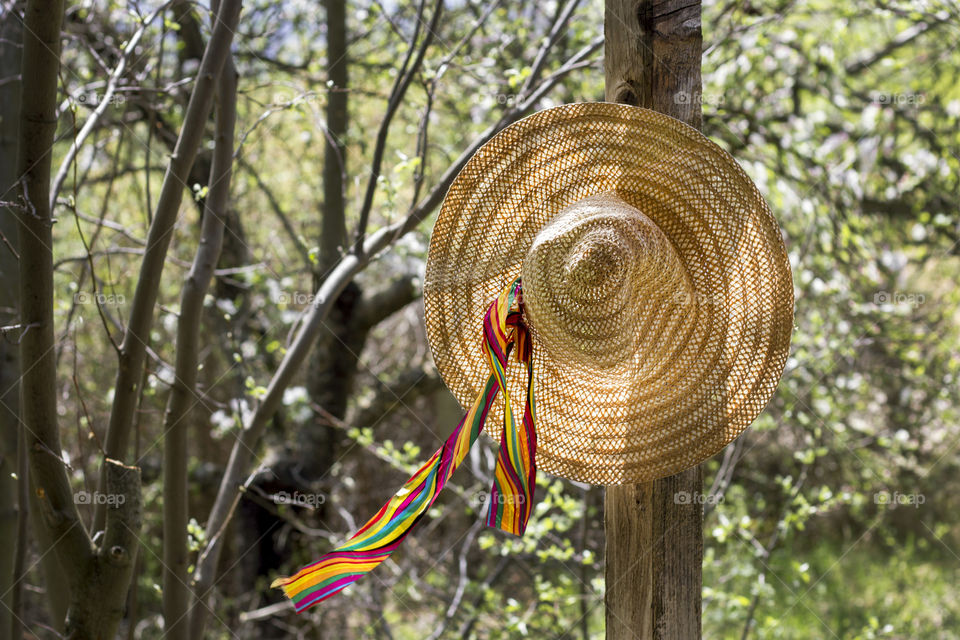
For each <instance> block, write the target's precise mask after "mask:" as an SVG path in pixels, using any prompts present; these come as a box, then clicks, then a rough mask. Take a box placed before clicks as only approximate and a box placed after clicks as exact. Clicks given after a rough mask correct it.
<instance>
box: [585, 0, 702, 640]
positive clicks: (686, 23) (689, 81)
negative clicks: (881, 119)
mask: <svg viewBox="0 0 960 640" xmlns="http://www.w3.org/2000/svg"><path fill="white" fill-rule="evenodd" d="M604 37H605V60H604V68H605V74H606V78H605V80H606V99H607V100H608V101H611V102H622V103H626V104H632V105H636V106H641V107H646V108H649V109H654V110H656V111H660V112H662V113H666V114H667V115H670V116H673V117H674V118H678V119H680V120H683V121H684V122H686V123H687V124H689V125H691V126H693V127H696V128H697V129H699V128H700V126H701V77H700V56H701V50H702V48H701V47H702V35H701V30H700V2H690V1H689V0H680V1H676V0H668V1H666V2H651V1H648V0H607V1H606V11H605V16H604ZM702 488H703V473H702V470H701V468H700V467H695V468H693V469H688V470H687V471H684V472H682V473H679V474H677V475H675V476H671V477H669V478H664V479H661V480H656V481H654V482H649V483H644V484H638V485H622V486H611V487H607V491H606V499H605V507H604V527H605V530H606V576H605V577H606V637H607V639H608V640H627V639H629V640H635V639H641V640H649V639H656V640H691V639H693V638H699V637H700V636H701V625H700V611H701V602H700V601H701V589H702V563H703V506H702V504H701V503H700V501H699V500H698V499H697V498H698V496H700V495H701V492H702Z"/></svg>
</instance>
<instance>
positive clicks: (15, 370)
mask: <svg viewBox="0 0 960 640" xmlns="http://www.w3.org/2000/svg"><path fill="white" fill-rule="evenodd" d="M20 9H21V7H20V6H18V5H14V6H11V7H9V8H5V9H2V10H0V42H2V43H3V45H2V46H0V78H17V77H19V75H20V39H21V35H22V33H23V28H22V26H21V25H22V23H21V22H20V18H19V17H18V16H17V12H18V11H19V10H20ZM19 113H20V82H18V81H16V80H11V81H9V82H6V83H4V84H0V194H9V193H13V191H14V188H15V185H16V181H17V117H18V114H19ZM7 199H9V197H8V196H7V195H3V196H0V200H7ZM16 243H17V219H16V217H15V215H14V212H13V210H11V209H9V208H7V207H3V208H2V209H0V280H2V281H3V282H17V279H18V278H19V273H20V268H19V262H18V259H17V256H16V254H15V253H14V251H16V248H15V245H16ZM17 293H18V292H17V288H16V287H11V286H3V287H0V327H11V326H13V325H15V324H17V322H18V321H19V319H20V318H19V315H20V303H19V302H18V297H19V296H18V295H17ZM18 335H19V331H17V330H15V329H10V330H8V331H7V332H4V334H3V335H0V540H9V541H11V542H12V541H14V540H16V541H17V543H18V544H22V543H23V542H25V541H23V540H20V539H19V536H18V535H17V527H18V523H19V514H20V509H19V496H18V483H17V476H16V474H17V467H18V454H17V451H18V434H19V432H20V422H19V420H20V398H19V394H20V385H19V383H18V382H17V379H18V378H19V377H20V360H19V357H18V353H17V342H16V338H17V336H18ZM24 506H26V505H24ZM15 554H16V546H15V545H13V544H7V545H4V548H3V549H0V594H3V597H2V599H0V636H2V635H4V634H5V633H7V632H8V631H10V630H11V629H13V632H12V633H11V635H10V637H11V638H16V637H18V632H17V629H18V628H17V627H11V623H12V622H13V621H14V618H13V616H11V615H10V614H11V612H13V611H14V610H15V608H14V601H15V600H17V598H18V596H19V593H20V586H19V585H17V584H15V582H14V580H15V578H14V573H15V567H14V565H15V557H16V555H15Z"/></svg>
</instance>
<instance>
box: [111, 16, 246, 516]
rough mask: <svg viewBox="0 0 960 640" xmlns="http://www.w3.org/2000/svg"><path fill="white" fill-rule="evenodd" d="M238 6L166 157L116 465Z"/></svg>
mask: <svg viewBox="0 0 960 640" xmlns="http://www.w3.org/2000/svg"><path fill="white" fill-rule="evenodd" d="M240 5H241V0H224V1H223V3H222V5H221V7H220V10H219V12H218V13H217V17H216V22H215V26H214V28H213V33H212V35H211V36H210V41H209V42H208V44H207V50H206V52H205V53H204V56H203V61H202V62H201V63H200V69H199V71H198V73H197V82H196V85H195V86H194V88H193V93H192V95H191V96H190V102H189V104H188V105H187V111H186V115H185V116H184V120H183V128H182V129H181V130H180V137H179V138H178V140H177V146H176V148H174V150H173V154H172V155H171V157H170V163H169V165H168V167H167V173H166V175H165V177H164V180H163V186H162V187H161V190H160V197H159V200H158V201H157V208H156V213H155V215H154V217H153V222H152V223H151V225H150V232H149V234H148V235H147V249H146V255H144V258H143V261H142V263H141V265H140V274H139V277H138V279H137V286H136V290H135V292H134V295H133V302H132V305H131V310H130V320H129V322H128V323H127V330H126V332H125V334H124V338H123V342H122V343H121V356H120V363H119V367H118V369H117V379H116V384H115V386H114V389H116V391H115V394H114V399H113V408H112V410H111V412H110V423H109V427H108V429H107V438H106V451H107V455H109V456H110V457H112V458H115V459H120V460H122V459H123V458H124V456H125V455H126V452H127V447H128V443H129V440H130V432H131V430H132V428H133V417H134V413H135V412H136V408H137V404H138V400H139V397H140V382H141V380H142V377H143V364H144V357H145V352H146V347H147V343H148V342H149V340H150V329H151V327H152V326H153V319H154V307H155V306H156V302H157V295H158V290H159V288H160V280H161V276H162V274H163V266H164V263H165V262H166V255H167V249H168V247H169V246H170V238H171V236H172V234H173V227H174V224H175V223H176V221H177V214H178V213H179V209H180V203H181V201H182V200H183V190H184V187H185V186H186V181H187V180H188V176H189V174H190V169H191V167H192V166H193V161H194V158H195V157H196V154H197V149H198V147H199V146H200V141H201V139H202V137H203V130H204V125H205V124H206V121H207V116H208V115H209V114H210V108H211V106H212V104H213V92H214V83H215V81H216V78H217V76H218V75H219V74H220V70H221V69H222V68H223V64H224V61H225V60H226V58H227V54H228V53H229V51H230V43H231V42H232V40H233V33H234V31H235V30H236V28H237V22H238V20H239V17H240ZM103 521H104V508H103V506H102V505H98V508H97V510H96V512H95V517H94V529H95V530H96V529H99V528H101V527H102V526H103Z"/></svg>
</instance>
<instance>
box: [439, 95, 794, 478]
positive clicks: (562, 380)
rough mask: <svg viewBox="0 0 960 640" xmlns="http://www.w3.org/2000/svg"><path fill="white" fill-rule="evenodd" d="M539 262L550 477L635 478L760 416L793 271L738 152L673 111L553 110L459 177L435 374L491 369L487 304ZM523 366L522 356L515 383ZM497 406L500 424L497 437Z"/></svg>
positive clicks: (513, 370) (537, 313) (470, 396)
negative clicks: (486, 348)
mask: <svg viewBox="0 0 960 640" xmlns="http://www.w3.org/2000/svg"><path fill="white" fill-rule="evenodd" d="M521 275H522V278H523V280H522V282H523V304H524V316H525V320H526V322H527V323H528V324H529V326H530V328H531V331H532V333H533V361H534V368H535V380H536V424H537V465H538V467H539V468H540V469H542V470H543V471H546V472H548V473H552V474H554V475H557V476H561V477H565V478H569V479H572V480H578V481H582V482H591V483H595V484H619V483H625V482H643V481H648V480H652V479H655V478H660V477H664V476H668V475H671V474H674V473H677V472H679V471H681V470H683V469H686V468H688V467H691V466H693V465H696V464H698V463H700V462H702V461H703V460H705V459H707V458H709V457H710V456H712V455H713V454H715V453H716V452H717V451H719V450H720V449H722V448H723V447H724V446H726V445H727V444H729V443H730V442H731V441H732V440H733V439H734V438H736V437H737V436H738V435H739V434H740V433H741V432H742V431H743V430H744V429H745V428H746V427H747V426H749V425H750V423H751V422H753V420H754V419H755V418H756V417H757V415H758V414H759V413H760V411H761V410H762V409H763V407H764V406H765V405H766V403H767V401H768V400H769V399H770V397H771V396H772V395H773V392H774V390H775V389H776V386H777V383H778V381H779V379H780V376H781V374H782V372H783V367H784V364H785V362H786V358H787V354H788V352H789V348H790V335H791V331H792V328H793V284H792V279H791V274H790V265H789V262H788V259H787V254H786V250H785V248H784V245H783V239H782V238H781V234H780V229H779V227H778V225H777V223H776V221H775V220H774V218H773V216H772V215H771V213H770V210H769V208H768V207H767V205H766V203H765V202H764V200H763V197H762V196H761V195H760V193H759V192H758V191H757V189H756V187H755V186H754V185H753V183H752V182H751V180H750V179H749V178H748V177H747V175H746V174H745V173H744V172H743V170H742V169H741V168H740V166H739V165H738V164H737V163H736V161H734V159H733V158H732V157H731V156H730V155H729V154H727V153H726V152H725V151H723V150H722V149H720V147H718V146H717V145H715V144H714V143H713V142H711V141H709V140H708V139H707V138H705V137H704V136H703V135H702V134H700V133H699V132H698V131H696V130H695V129H693V128H691V127H689V126H687V125H685V124H683V123H682V122H680V121H678V120H675V119H673V118H670V117H668V116H665V115H662V114H659V113H656V112H654V111H650V110H647V109H640V108H636V107H629V106H625V105H617V104H611V103H583V104H570V105H563V106H560V107H555V108H552V109H547V110H545V111H541V112H538V113H535V114H533V115H531V116H529V117H527V118H524V119H523V120H521V121H519V122H517V123H515V124H513V125H511V126H509V127H507V128H506V129H504V130H503V131H502V132H500V133H499V134H498V135H497V136H495V137H494V138H493V139H491V140H490V141H489V142H488V143H487V144H485V145H484V146H483V147H482V148H481V149H480V150H479V151H477V153H476V155H474V157H473V158H472V159H471V160H470V161H469V162H468V163H467V165H466V166H465V167H464V169H463V171H462V172H461V173H460V175H459V176H458V177H457V178H456V180H455V181H454V183H453V185H452V186H451V187H450V190H449V192H448V193H447V196H446V199H445V200H444V203H443V206H442V208H441V210H440V214H439V216H438V218H437V222H436V226H435V227H434V230H433V235H432V238H431V241H430V251H429V256H428V259H427V268H426V277H425V280H424V306H425V309H426V324H427V336H428V338H429V341H430V346H431V349H432V351H433V356H434V360H435V362H436V366H437V369H438V370H439V372H440V374H441V376H442V377H443V380H444V382H445V383H446V384H447V386H448V387H449V388H450V390H451V391H452V392H453V393H454V395H455V396H456V397H457V399H458V400H459V401H460V403H461V404H462V405H464V406H469V405H470V404H471V403H472V402H473V400H474V398H476V396H477V395H478V394H479V393H480V392H481V391H482V387H483V384H484V382H485V381H486V380H487V377H488V375H489V371H488V365H487V363H486V360H485V358H484V355H483V352H482V336H481V325H482V319H483V314H484V311H485V310H486V308H487V306H488V305H489V304H490V301H491V300H493V299H494V298H495V297H496V296H497V295H498V294H499V292H500V291H501V290H502V289H503V287H505V286H506V285H507V284H508V283H510V282H512V281H513V280H514V279H515V278H516V277H517V276H521ZM524 369H525V368H524V367H522V366H512V367H510V369H509V370H508V373H509V374H510V376H511V377H510V379H509V381H508V389H509V390H510V392H511V394H512V397H516V398H522V397H524V384H525V371H524ZM497 405H498V406H497V408H496V409H495V411H493V412H491V415H490V419H489V420H488V422H487V425H488V427H487V428H488V433H489V435H491V436H493V437H494V438H496V439H498V440H499V435H500V431H501V430H502V424H503V421H502V407H501V406H499V405H500V403H497ZM497 412H499V413H497Z"/></svg>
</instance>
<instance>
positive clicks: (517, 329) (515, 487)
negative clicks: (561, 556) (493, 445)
mask: <svg viewBox="0 0 960 640" xmlns="http://www.w3.org/2000/svg"><path fill="white" fill-rule="evenodd" d="M483 346H484V352H485V354H486V358H487V363H488V364H489V366H490V377H489V378H488V379H487V383H486V385H485V387H484V389H483V391H482V392H481V393H480V395H479V396H478V397H477V399H476V400H475V401H474V403H473V406H472V407H471V408H470V410H469V411H468V412H467V415H465V416H464V417H463V419H461V420H460V423H459V424H458V425H457V428H456V429H455V430H454V432H453V433H452V434H450V437H448V438H447V440H446V442H444V444H443V446H442V447H441V448H440V449H438V450H437V452H436V453H434V454H433V456H431V457H430V459H429V460H427V462H425V463H424V464H423V466H421V467H420V468H419V469H418V470H417V472H416V473H414V474H413V475H412V476H411V477H410V479H409V480H407V482H406V483H405V484H404V485H403V487H401V488H400V490H399V491H398V492H397V493H396V494H395V495H394V496H393V497H392V498H391V499H390V501H389V502H387V504H385V505H383V507H381V508H380V511H378V512H377V514H376V515H374V516H373V517H372V518H370V520H369V521H368V522H367V523H366V524H365V525H363V527H362V528H361V529H360V530H359V531H357V532H356V533H355V534H353V536H352V537H351V538H350V539H349V540H347V541H346V542H345V543H344V544H342V545H341V546H339V547H337V548H336V549H334V550H333V551H331V552H330V553H328V554H326V555H325V556H323V557H322V558H320V560H318V561H316V562H314V563H312V564H309V565H307V566H305V567H303V568H302V569H300V571H298V572H297V573H296V574H295V575H293V576H290V577H289V578H277V579H276V580H274V581H273V584H272V585H271V586H272V587H280V588H282V589H283V592H284V593H285V594H286V596H287V597H288V598H290V600H292V601H293V605H294V608H295V609H296V610H297V612H298V613H299V612H300V611H303V610H304V609H306V608H308V607H310V606H312V605H314V604H317V603H318V602H321V601H323V600H326V599H327V598H329V597H330V596H332V595H333V594H335V593H337V592H338V591H341V590H342V589H344V588H345V587H347V586H348V585H350V584H352V583H354V582H356V581H357V580H359V579H360V578H361V577H362V576H364V575H365V574H367V573H369V572H370V571H372V570H373V569H375V568H376V567H377V566H379V565H380V563H381V562H383V561H384V560H386V559H387V558H389V557H390V554H392V553H393V552H394V551H395V550H396V549H397V547H398V546H399V545H400V543H401V542H403V539H404V538H405V537H406V536H407V534H408V533H410V531H411V530H413V528H414V527H415V526H416V524H417V523H418V522H419V521H420V519H421V518H423V516H424V515H425V514H426V512H427V510H428V509H429V508H430V506H431V505H432V504H433V503H434V501H435V500H436V498H437V495H438V494H439V492H440V490H441V489H443V487H444V486H445V485H446V483H447V480H448V479H449V478H450V476H452V475H453V472H454V471H456V470H457V467H459V466H460V463H461V462H463V459H464V458H465V457H466V455H467V452H468V451H469V450H470V447H471V445H473V443H474V442H475V441H476V439H477V437H478V436H479V435H480V432H481V431H482V430H483V426H484V423H485V421H486V419H487V415H488V414H489V413H490V408H491V407H492V406H493V401H494V399H495V398H496V396H497V393H498V392H500V391H502V392H503V401H504V424H503V435H502V436H501V438H500V451H499V454H498V455H497V466H496V472H495V474H494V481H493V486H492V488H491V489H490V496H489V497H490V499H489V510H488V512H487V525H489V526H491V527H497V528H499V529H502V530H503V531H507V532H509V533H513V534H516V535H522V534H523V532H524V530H525V529H526V526H527V521H528V520H529V518H530V513H531V509H532V507H533V494H534V490H535V488H536V462H535V456H536V448H537V437H536V431H535V429H534V425H535V419H536V411H535V407H534V401H533V386H534V385H533V345H532V340H531V334H530V330H529V328H528V327H527V325H526V323H524V321H523V303H522V292H521V287H520V279H519V278H518V279H517V280H516V281H514V282H513V283H511V284H510V285H509V286H507V287H506V288H505V289H504V290H503V291H502V292H501V293H500V295H499V296H498V297H497V299H496V300H494V301H493V302H492V303H491V304H490V307H489V308H488V309H487V312H486V314H485V316H484V321H483ZM511 351H513V352H514V354H515V356H516V359H517V361H518V362H522V363H524V364H526V366H527V397H526V403H525V407H524V412H523V419H522V423H521V425H520V427H518V425H517V424H516V422H515V420H514V417H513V410H512V408H511V406H510V393H509V391H508V389H507V379H506V368H507V364H508V361H509V356H510V352H511Z"/></svg>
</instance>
